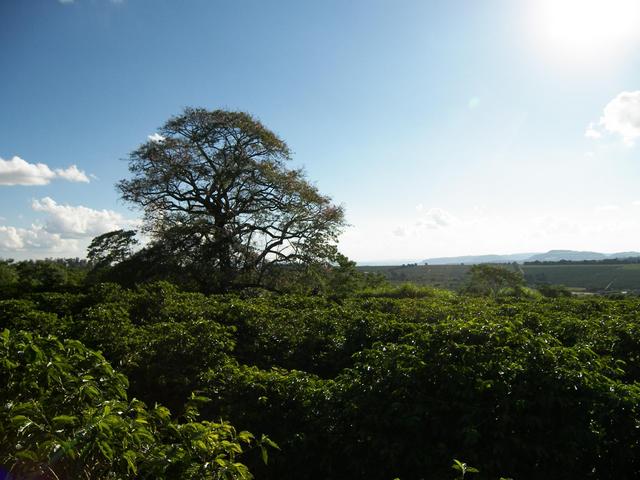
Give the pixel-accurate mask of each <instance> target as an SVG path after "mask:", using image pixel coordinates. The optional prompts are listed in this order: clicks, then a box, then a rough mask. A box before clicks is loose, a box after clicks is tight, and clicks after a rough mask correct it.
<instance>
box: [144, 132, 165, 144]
mask: <svg viewBox="0 0 640 480" xmlns="http://www.w3.org/2000/svg"><path fill="white" fill-rule="evenodd" d="M147 138H148V139H149V140H151V141H152V142H154V143H161V142H164V141H165V138H164V137H163V136H162V135H160V134H159V133H157V132H156V133H154V134H153V135H148V136H147Z"/></svg>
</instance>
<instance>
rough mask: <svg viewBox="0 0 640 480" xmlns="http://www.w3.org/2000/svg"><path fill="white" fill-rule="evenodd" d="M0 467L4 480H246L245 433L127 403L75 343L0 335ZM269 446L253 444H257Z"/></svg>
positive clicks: (98, 360) (120, 388) (110, 374)
mask: <svg viewBox="0 0 640 480" xmlns="http://www.w3.org/2000/svg"><path fill="white" fill-rule="evenodd" d="M0 381H1V382H2V384H3V385H4V386H5V387H4V388H3V390H2V392H1V393H0V403H1V405H2V406H1V407H0V462H1V463H2V464H3V465H5V466H6V467H7V468H8V471H9V477H8V478H12V479H13V478H15V479H17V478H25V479H29V478H33V479H35V478H92V479H94V478H95V479H101V478H104V479H106V478H134V477H141V478H167V479H168V478H186V479H194V480H195V479H205V478H206V479H221V478H225V479H244V478H251V474H250V473H249V470H248V469H247V467H246V466H245V465H243V464H242V463H239V462H238V461H237V459H238V457H239V456H240V455H241V454H242V453H243V446H249V445H252V444H253V445H256V442H255V439H254V438H253V436H252V435H251V434H250V433H248V432H240V433H237V432H236V430H235V429H234V428H233V427H232V426H231V425H230V424H228V423H226V422H196V421H195V418H196V416H197V410H196V408H195V403H196V402H197V401H201V399H199V398H197V397H194V398H193V400H192V402H191V404H190V405H189V408H188V409H187V411H186V414H185V417H184V420H183V421H180V422H179V421H176V420H172V419H171V416H170V413H169V411H168V410H167V409H166V408H164V407H161V406H156V407H155V408H153V409H151V410H149V409H148V408H147V407H146V406H145V405H144V404H143V403H142V402H140V401H139V400H135V399H134V400H127V395H126V388H127V380H126V378H125V377H124V376H123V375H121V374H119V373H116V372H115V371H114V370H113V369H112V368H111V366H110V365H109V364H108V363H107V362H106V361H105V359H104V358H103V357H102V356H101V355H100V354H99V353H96V352H93V351H91V350H89V349H87V348H86V347H84V346H83V345H82V344H81V343H80V342H78V341H75V340H66V341H64V342H61V341H59V340H57V339H56V338H54V337H46V338H45V337H39V336H34V335H32V334H30V333H27V332H18V333H11V332H10V331H9V330H4V331H3V333H2V335H1V336H0ZM269 444H272V442H270V440H268V439H266V438H263V439H262V440H261V441H260V442H259V443H258V445H259V446H261V447H262V448H265V447H266V446H267V445H269Z"/></svg>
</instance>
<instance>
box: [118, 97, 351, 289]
mask: <svg viewBox="0 0 640 480" xmlns="http://www.w3.org/2000/svg"><path fill="white" fill-rule="evenodd" d="M289 159H290V152H289V148H288V147H287V145H286V144H285V142H284V141H282V140H281V139H280V138H278V137H277V136H276V135H275V134H274V133H273V132H271V131H270V130H268V129H267V128H265V127H264V126H263V125H262V124H261V123H260V122H259V121H257V120H256V119H255V118H253V117H252V116H250V115H249V114H247V113H243V112H230V111H224V110H215V111H207V110H204V109H192V108H187V109H185V110H184V112H183V113H182V114H181V115H178V116H176V117H173V118H171V119H170V120H169V121H168V122H167V123H166V124H165V125H164V127H162V128H161V129H160V131H159V134H158V135H155V136H154V137H152V138H151V139H150V140H149V141H148V142H146V143H144V144H143V145H141V146H140V148H138V149H137V150H135V151H134V152H133V153H132V154H131V155H130V159H129V171H130V172H131V174H132V177H131V178H129V179H125V180H122V181H120V182H119V183H118V189H119V190H120V192H121V194H122V197H123V199H125V200H127V201H129V202H132V203H133V204H135V205H138V206H140V207H141V208H142V209H143V210H144V214H145V225H146V229H147V231H148V232H149V233H150V234H151V235H152V238H153V239H154V240H155V242H156V244H158V243H162V244H164V245H165V246H167V245H168V246H170V250H171V251H172V252H174V254H175V256H176V258H177V259H178V261H179V262H180V263H181V264H182V265H183V266H184V267H186V268H190V269H193V270H194V272H196V273H197V274H198V275H197V276H198V278H200V279H201V281H202V282H206V283H207V284H208V288H209V289H216V290H227V289H229V288H233V287H234V286H243V285H248V284H254V285H260V284H262V283H263V281H264V278H265V275H266V274H267V273H269V271H270V270H273V268H274V266H276V265H279V264H280V265H282V264H284V265H286V266H287V267H291V266H292V265H296V264H298V265H299V264H303V265H304V264H306V265H308V264H312V263H314V262H321V261H327V260H328V259H330V258H332V256H333V255H334V254H335V242H336V237H337V235H338V234H339V233H340V231H341V228H342V227H343V226H344V212H343V209H342V207H340V206H335V205H333V203H332V202H331V199H330V198H329V197H327V196H325V195H322V194H320V192H319V191H318V189H317V188H316V187H315V186H313V185H311V184H310V183H309V182H308V181H307V179H306V178H305V176H304V173H303V172H302V171H301V170H299V169H289V168H287V167H286V165H285V164H286V162H287V161H288V160H289Z"/></svg>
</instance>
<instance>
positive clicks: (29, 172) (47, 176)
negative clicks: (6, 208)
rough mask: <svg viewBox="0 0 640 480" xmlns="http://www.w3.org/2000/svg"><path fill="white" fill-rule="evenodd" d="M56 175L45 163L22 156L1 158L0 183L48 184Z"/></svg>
mask: <svg viewBox="0 0 640 480" xmlns="http://www.w3.org/2000/svg"><path fill="white" fill-rule="evenodd" d="M55 176H56V174H55V172H53V171H52V170H51V169H50V168H49V167H48V166H47V165H45V164H44V163H29V162H26V161H24V160H23V159H21V158H20V157H13V158H12V159H11V160H3V159H2V158H0V185H46V184H48V183H49V182H50V181H51V180H52V179H53V178H55Z"/></svg>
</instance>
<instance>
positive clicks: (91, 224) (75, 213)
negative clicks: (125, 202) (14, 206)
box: [31, 197, 135, 238]
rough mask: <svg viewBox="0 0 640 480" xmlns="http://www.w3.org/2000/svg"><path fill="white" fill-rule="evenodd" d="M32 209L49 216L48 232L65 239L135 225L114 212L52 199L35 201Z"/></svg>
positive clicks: (46, 222)
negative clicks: (60, 202) (67, 203)
mask: <svg viewBox="0 0 640 480" xmlns="http://www.w3.org/2000/svg"><path fill="white" fill-rule="evenodd" d="M31 207H32V208H33V210H35V211H36V212H44V213H46V214H47V219H46V221H45V227H44V228H45V230H46V231H47V232H49V233H52V234H59V235H61V236H62V237H64V238H82V237H93V236H96V235H100V234H102V233H105V232H109V231H111V230H118V229H120V228H123V227H125V226H131V225H133V224H134V223H135V222H134V221H131V220H127V219H125V218H124V217H123V216H122V215H121V214H119V213H117V212H114V211H113V210H94V209H92V208H88V207H85V206H82V205H78V206H73V205H61V204H59V203H57V202H56V201H55V200H53V199H52V198H50V197H45V198H42V199H40V200H33V202H32V203H31Z"/></svg>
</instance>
